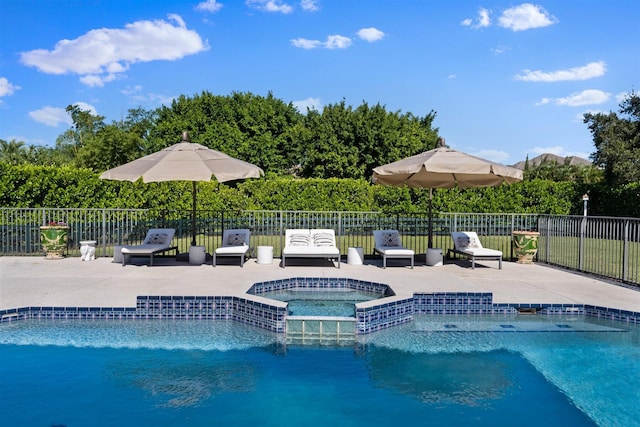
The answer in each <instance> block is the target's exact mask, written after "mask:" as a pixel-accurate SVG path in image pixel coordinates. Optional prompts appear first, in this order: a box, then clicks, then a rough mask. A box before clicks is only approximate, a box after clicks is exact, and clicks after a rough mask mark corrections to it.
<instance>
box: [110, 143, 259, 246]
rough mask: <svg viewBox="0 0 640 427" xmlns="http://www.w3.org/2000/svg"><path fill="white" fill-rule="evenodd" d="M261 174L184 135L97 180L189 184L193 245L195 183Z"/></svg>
mask: <svg viewBox="0 0 640 427" xmlns="http://www.w3.org/2000/svg"><path fill="white" fill-rule="evenodd" d="M262 175H264V172H263V171H262V169H260V168H259V167H258V166H256V165H253V164H251V163H247V162H245V161H242V160H239V159H235V158H233V157H230V156H228V155H226V154H224V153H221V152H220V151H216V150H212V149H210V148H207V147H205V146H204V145H200V144H195V143H192V142H189V138H188V135H187V133H186V132H184V133H183V134H182V142H180V143H178V144H174V145H172V146H170V147H167V148H165V149H163V150H160V151H158V152H155V153H153V154H149V155H148V156H144V157H141V158H139V159H136V160H133V161H131V162H129V163H126V164H124V165H122V166H118V167H116V168H113V169H109V170H108V171H106V172H103V173H102V175H100V179H112V180H116V181H131V182H135V181H137V180H139V179H142V181H143V182H162V181H192V182H193V209H192V212H191V238H192V240H191V245H194V246H195V244H196V182H197V181H211V177H212V176H213V177H215V179H216V180H217V181H218V182H226V181H234V180H239V179H246V178H259V177H260V176H262Z"/></svg>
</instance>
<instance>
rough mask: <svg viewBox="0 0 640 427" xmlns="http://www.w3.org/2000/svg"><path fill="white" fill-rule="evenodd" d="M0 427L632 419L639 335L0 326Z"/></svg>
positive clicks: (127, 324) (555, 323) (517, 322)
mask: <svg viewBox="0 0 640 427" xmlns="http://www.w3.org/2000/svg"><path fill="white" fill-rule="evenodd" d="M0 360H1V363H0V378H2V398H1V399H0V416H1V417H2V420H3V424H5V425H29V426H50V425H66V426H69V427H71V426H87V425H91V426H115V425H136V426H183V425H225V424H226V425H234V426H245V425H246V426H257V425H259V426H276V425H304V426H316V425H318V426H319V425H322V426H326V425H340V426H363V425H371V426H392V425H393V426H395V425H403V426H412V425H432V426H468V425H475V426H514V425H522V424H539V423H543V424H544V425H545V426H594V425H600V426H625V427H628V426H634V425H638V423H639V421H638V420H640V405H638V403H637V402H640V387H639V386H638V378H640V329H639V328H638V327H635V326H631V325H626V324H625V325H622V324H619V323H610V322H602V321H595V320H593V319H585V318H582V317H577V318H567V317H551V318H547V317H539V316H535V317H524V316H520V317H495V318H492V317H475V318H463V317H452V316H447V317H440V316H418V317H417V318H416V321H415V322H413V323H410V324H405V325H403V326H399V327H396V328H392V329H388V330H385V331H381V332H379V333H375V334H370V335H367V336H364V337H361V339H360V341H359V342H358V344H356V345H355V346H353V347H296V346H285V345H284V344H282V337H278V336H276V335H275V334H271V333H269V332H266V331H263V330H258V329H254V328H251V327H247V326H245V325H241V324H237V323H233V322H209V321H173V322H171V321H165V322H162V321H123V322H118V321H69V322H63V321H57V322H48V321H21V322H16V323H11V324H2V325H0Z"/></svg>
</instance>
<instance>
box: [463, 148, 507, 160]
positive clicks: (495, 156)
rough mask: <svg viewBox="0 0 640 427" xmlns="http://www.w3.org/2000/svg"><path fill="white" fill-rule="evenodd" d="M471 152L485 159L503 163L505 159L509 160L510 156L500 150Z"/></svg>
mask: <svg viewBox="0 0 640 427" xmlns="http://www.w3.org/2000/svg"><path fill="white" fill-rule="evenodd" d="M471 154H472V155H474V156H477V157H480V158H482V159H487V160H491V161H493V162H498V163H504V162H505V161H507V160H509V157H510V156H509V154H507V153H505V152H504V151H502V150H480V151H476V152H474V153H471Z"/></svg>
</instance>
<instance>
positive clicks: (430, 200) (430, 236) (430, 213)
mask: <svg viewBox="0 0 640 427" xmlns="http://www.w3.org/2000/svg"><path fill="white" fill-rule="evenodd" d="M432 204H433V189H432V188H429V244H428V247H429V249H431V248H433V216H432V212H431V205H432Z"/></svg>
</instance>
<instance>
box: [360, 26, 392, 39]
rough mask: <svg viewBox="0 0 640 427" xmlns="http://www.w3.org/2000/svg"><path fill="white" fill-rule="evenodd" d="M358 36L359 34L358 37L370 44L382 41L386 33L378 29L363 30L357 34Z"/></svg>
mask: <svg viewBox="0 0 640 427" xmlns="http://www.w3.org/2000/svg"><path fill="white" fill-rule="evenodd" d="M357 34H358V37H360V38H361V39H362V40H366V41H368V42H375V41H378V40H382V39H383V38H384V36H385V35H386V34H385V33H383V32H382V31H380V30H378V29H377V28H362V29H361V30H359V31H358V32H357Z"/></svg>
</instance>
